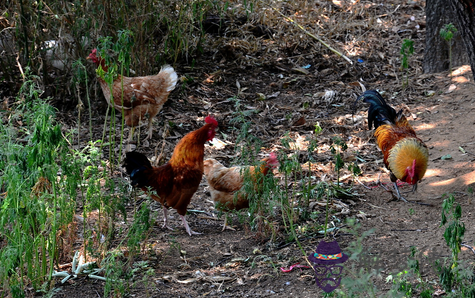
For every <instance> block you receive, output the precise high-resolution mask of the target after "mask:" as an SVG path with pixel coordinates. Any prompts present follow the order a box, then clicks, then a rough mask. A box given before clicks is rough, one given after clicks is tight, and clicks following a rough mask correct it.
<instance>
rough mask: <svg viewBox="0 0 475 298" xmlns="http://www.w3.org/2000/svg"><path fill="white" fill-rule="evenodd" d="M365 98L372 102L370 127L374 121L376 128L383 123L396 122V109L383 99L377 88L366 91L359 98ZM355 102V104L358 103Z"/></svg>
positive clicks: (366, 100) (369, 114) (369, 118)
mask: <svg viewBox="0 0 475 298" xmlns="http://www.w3.org/2000/svg"><path fill="white" fill-rule="evenodd" d="M361 98H363V101H364V102H367V103H369V104H370V107H369V109H368V127H369V129H371V128H372V126H373V123H374V129H376V128H378V127H379V126H380V125H382V124H389V123H392V124H394V123H395V121H396V118H397V113H396V110H394V109H393V108H392V107H390V106H389V105H388V104H387V103H386V102H385V101H384V99H383V97H382V96H381V94H379V92H378V91H376V90H368V91H365V92H364V93H363V94H362V95H360V96H359V97H358V98H357V99H356V102H358V100H360V99H361ZM356 102H355V104H356Z"/></svg>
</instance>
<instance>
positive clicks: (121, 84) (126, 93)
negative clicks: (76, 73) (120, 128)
mask: <svg viewBox="0 0 475 298" xmlns="http://www.w3.org/2000/svg"><path fill="white" fill-rule="evenodd" d="M87 59H90V60H91V61H92V62H94V63H95V64H96V66H97V67H99V66H101V67H102V69H103V70H104V71H107V70H108V68H107V66H106V64H105V60H104V59H102V58H101V57H98V56H97V49H94V50H92V52H91V54H90V55H89V56H88V57H87ZM98 80H99V83H100V85H101V89H102V92H103V93H104V97H105V98H106V101H107V103H108V104H109V105H110V106H112V107H114V108H115V109H117V110H118V111H123V112H124V116H125V124H127V125H128V126H129V127H130V128H131V129H130V134H129V141H131V140H132V138H133V135H134V131H135V128H136V127H137V126H139V124H140V123H141V122H142V120H144V119H145V118H147V117H148V135H147V137H146V138H145V140H147V139H149V138H151V137H152V120H153V117H155V116H156V115H157V114H158V113H159V112H160V110H161V109H162V106H163V104H164V103H165V102H166V101H167V99H168V95H169V94H170V92H171V91H172V90H173V89H174V88H175V85H176V83H177V80H178V76H177V74H176V72H175V70H174V69H173V67H171V66H169V65H165V66H163V67H162V68H161V70H160V72H159V73H158V74H157V75H152V76H145V77H126V76H121V75H118V76H117V78H115V79H114V81H113V83H112V90H111V87H109V85H108V84H107V83H106V82H105V81H104V79H102V78H101V77H98ZM111 91H112V93H111ZM111 95H112V98H113V103H111Z"/></svg>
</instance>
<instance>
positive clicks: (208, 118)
mask: <svg viewBox="0 0 475 298" xmlns="http://www.w3.org/2000/svg"><path fill="white" fill-rule="evenodd" d="M205 122H206V123H208V124H212V125H213V126H215V127H218V121H216V119H214V117H213V116H211V115H208V116H206V118H205Z"/></svg>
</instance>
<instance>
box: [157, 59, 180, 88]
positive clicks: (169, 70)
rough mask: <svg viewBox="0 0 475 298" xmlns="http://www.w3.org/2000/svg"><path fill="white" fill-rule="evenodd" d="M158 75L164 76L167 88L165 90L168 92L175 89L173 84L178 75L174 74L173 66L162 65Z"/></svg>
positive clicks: (176, 80)
mask: <svg viewBox="0 0 475 298" xmlns="http://www.w3.org/2000/svg"><path fill="white" fill-rule="evenodd" d="M159 75H163V76H164V77H165V78H166V83H167V88H166V89H165V90H167V91H168V92H170V91H172V90H173V89H175V85H176V83H177V82H178V75H177V74H176V72H175V70H174V69H173V67H171V66H170V65H164V66H162V69H160V73H159Z"/></svg>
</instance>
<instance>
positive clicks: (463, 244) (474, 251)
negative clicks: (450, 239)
mask: <svg viewBox="0 0 475 298" xmlns="http://www.w3.org/2000/svg"><path fill="white" fill-rule="evenodd" d="M461 245H462V246H465V247H467V248H469V249H470V250H471V251H472V252H473V253H474V254H475V249H474V248H473V247H471V246H470V245H468V244H465V243H462V244H461Z"/></svg>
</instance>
